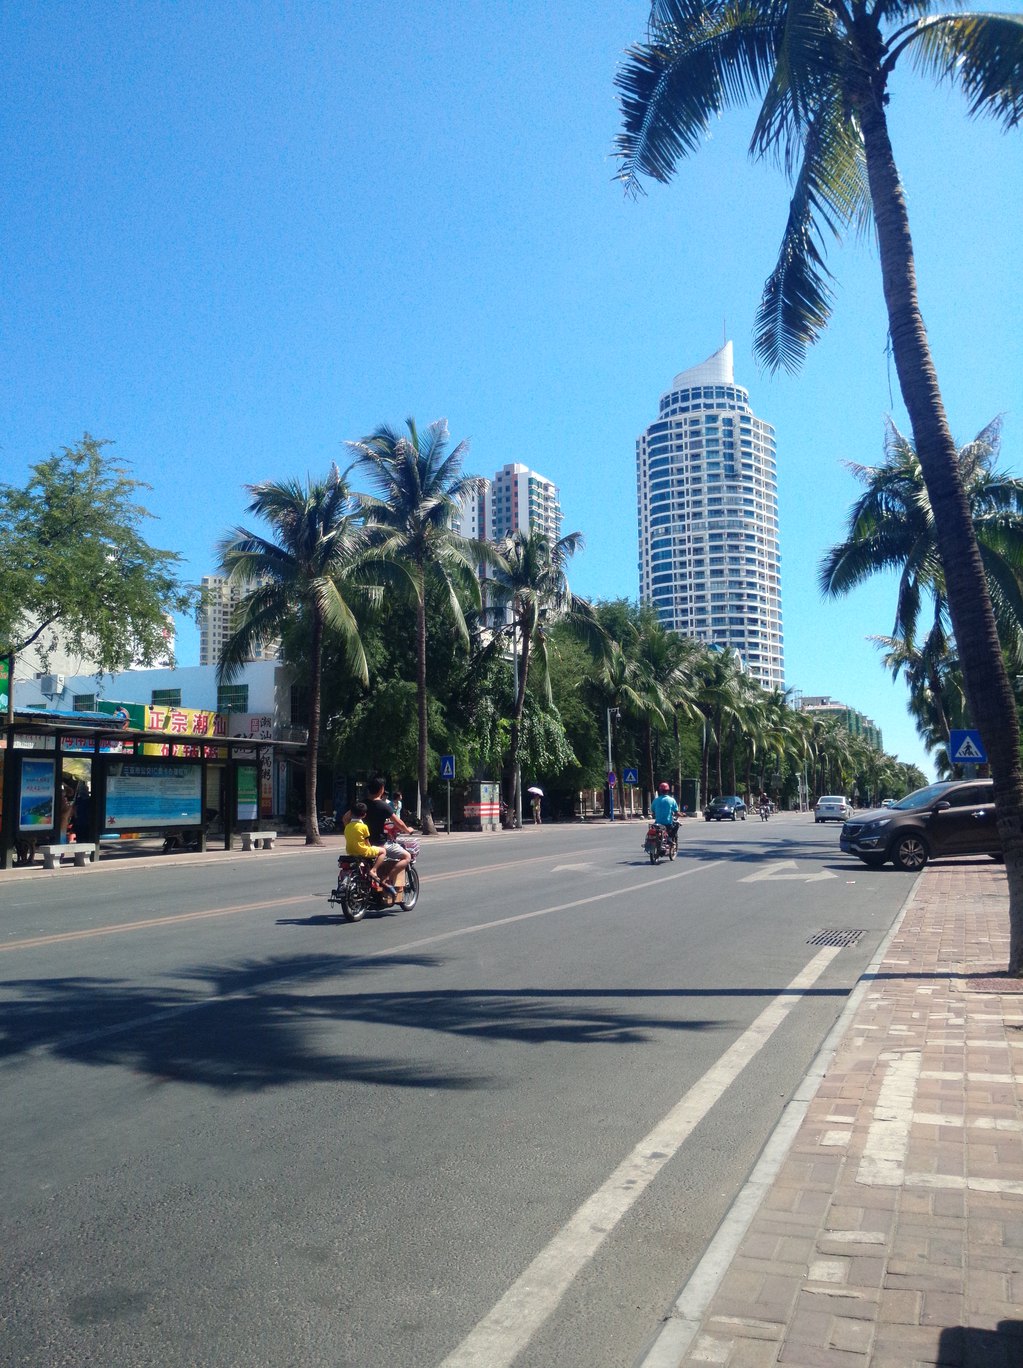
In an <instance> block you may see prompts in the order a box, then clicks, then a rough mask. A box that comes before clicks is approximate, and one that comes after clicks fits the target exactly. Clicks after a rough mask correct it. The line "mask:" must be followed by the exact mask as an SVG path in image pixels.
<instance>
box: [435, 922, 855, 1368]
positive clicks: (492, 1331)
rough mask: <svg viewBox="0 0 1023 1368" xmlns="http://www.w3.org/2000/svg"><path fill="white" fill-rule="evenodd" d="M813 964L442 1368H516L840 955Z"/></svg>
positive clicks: (832, 950) (833, 949) (825, 954)
mask: <svg viewBox="0 0 1023 1368" xmlns="http://www.w3.org/2000/svg"><path fill="white" fill-rule="evenodd" d="M840 948H841V947H839V946H828V947H827V948H826V949H824V950H822V951H821V952H820V953H819V954H818V955H815V956H814V958H813V959H812V960H811V961H810V962H809V964H808V965H807V966H806V968H805V969H803V970H802V971H801V972H800V973H799V974H797V975H796V977H795V978H794V979H793V980H792V982H791V983H790V984H789V985H788V987H787V988H786V989H785V990H784V991H783V992H781V993H779V994H778V996H777V997H776V998H775V999H774V1001H773V1002H771V1003H770V1004H769V1005H768V1006H767V1007H765V1008H764V1010H763V1011H762V1012H761V1013H760V1015H759V1016H758V1017H757V1018H756V1020H755V1021H754V1022H753V1023H752V1025H750V1026H749V1027H748V1028H747V1029H746V1030H745V1031H744V1032H743V1033H742V1035H741V1036H740V1037H739V1038H738V1040H736V1041H734V1042H733V1044H732V1045H730V1046H729V1048H728V1049H727V1050H726V1051H725V1052H724V1054H723V1055H722V1056H721V1058H720V1059H719V1060H718V1061H717V1062H716V1063H715V1064H714V1065H713V1066H712V1067H711V1068H710V1069H708V1070H707V1072H706V1073H705V1074H704V1075H703V1077H702V1078H700V1079H699V1080H698V1081H697V1082H696V1083H694V1084H693V1086H692V1087H691V1088H690V1089H689V1091H688V1092H687V1093H686V1094H685V1095H684V1096H683V1097H682V1098H681V1099H680V1100H679V1101H678V1102H677V1103H676V1104H675V1106H674V1107H673V1108H672V1109H671V1111H669V1112H668V1114H667V1115H666V1116H665V1117H663V1119H662V1120H661V1121H659V1122H658V1123H657V1125H656V1126H655V1127H654V1128H653V1130H652V1131H651V1132H650V1133H649V1135H647V1136H645V1137H644V1138H643V1139H642V1140H641V1141H640V1142H639V1144H638V1145H637V1146H636V1147H635V1149H634V1150H633V1151H632V1153H631V1154H629V1155H628V1156H627V1158H626V1159H625V1160H624V1161H623V1162H622V1163H621V1164H620V1165H619V1166H618V1168H617V1169H615V1171H614V1173H612V1174H611V1176H610V1177H609V1178H608V1180H607V1181H606V1182H605V1183H604V1184H603V1186H602V1187H600V1188H598V1190H597V1191H596V1192H595V1193H594V1194H593V1195H592V1196H591V1197H589V1198H587V1200H586V1201H585V1202H584V1203H583V1204H582V1206H581V1207H579V1209H578V1210H577V1211H576V1212H575V1214H574V1215H573V1216H572V1217H571V1218H570V1219H569V1221H568V1222H567V1224H565V1225H564V1226H563V1227H562V1228H561V1230H560V1231H559V1232H558V1234H557V1235H555V1237H554V1239H553V1240H551V1242H550V1244H548V1245H547V1247H546V1249H543V1250H541V1251H540V1253H539V1254H538V1255H537V1256H536V1258H535V1259H534V1260H533V1262H532V1263H531V1264H530V1265H529V1267H528V1268H527V1269H525V1271H524V1272H523V1273H522V1274H521V1276H520V1277H519V1278H518V1279H517V1280H516V1281H515V1282H514V1283H513V1284H512V1286H511V1287H510V1288H509V1289H508V1291H507V1292H506V1293H505V1294H504V1296H503V1297H502V1298H501V1300H500V1301H499V1302H498V1303H497V1305H496V1306H495V1307H494V1308H493V1310H492V1311H490V1312H489V1314H488V1315H486V1316H485V1317H484V1318H483V1320H481V1321H480V1322H479V1324H478V1325H477V1326H476V1328H475V1329H474V1330H472V1331H471V1332H470V1334H469V1335H468V1336H467V1337H466V1338H465V1339H464V1340H463V1341H462V1343H461V1344H460V1345H459V1346H458V1348H457V1349H455V1350H454V1352H453V1353H451V1354H449V1355H448V1357H447V1358H446V1359H445V1360H444V1361H443V1363H442V1364H441V1365H440V1368H508V1366H509V1365H510V1364H511V1363H512V1362H513V1361H514V1360H515V1359H516V1358H517V1356H518V1355H519V1354H520V1353H521V1352H522V1350H523V1349H524V1348H525V1346H526V1345H527V1344H528V1343H529V1341H530V1340H531V1339H532V1338H533V1336H534V1335H535V1334H536V1332H537V1331H538V1330H539V1329H540V1327H541V1326H542V1325H543V1324H544V1322H545V1321H546V1320H547V1318H548V1317H549V1316H550V1315H551V1314H552V1312H553V1311H554V1310H555V1309H556V1308H557V1306H558V1303H559V1302H560V1301H561V1299H562V1297H563V1296H564V1295H565V1292H566V1291H567V1290H568V1288H569V1286H570V1285H571V1283H572V1282H573V1280H574V1279H575V1278H576V1276H577V1275H578V1274H579V1273H580V1272H581V1271H582V1269H583V1268H584V1267H585V1265H586V1264H587V1263H588V1262H589V1261H590V1260H591V1259H592V1258H593V1256H594V1254H596V1252H597V1250H598V1249H599V1248H600V1246H601V1245H602V1244H603V1242H604V1241H605V1240H606V1239H607V1237H608V1236H609V1235H610V1234H611V1232H612V1230H614V1228H615V1227H616V1226H617V1224H618V1222H619V1221H620V1220H621V1219H622V1217H623V1216H624V1215H625V1214H626V1212H627V1211H628V1210H629V1209H630V1207H632V1205H633V1204H634V1203H635V1202H636V1200H637V1199H638V1198H639V1197H640V1196H642V1194H643V1193H644V1192H645V1191H646V1189H647V1188H648V1187H649V1186H650V1184H651V1183H652V1182H653V1180H654V1179H655V1178H656V1177H657V1175H658V1173H660V1171H661V1169H662V1168H663V1167H664V1166H665V1164H667V1163H668V1161H669V1160H670V1159H672V1158H673V1157H674V1156H675V1154H677V1152H678V1150H679V1149H680V1148H681V1146H682V1144H683V1143H684V1141H685V1140H686V1139H687V1138H688V1137H689V1135H690V1134H691V1133H692V1132H693V1130H694V1129H695V1128H696V1126H697V1125H698V1124H699V1123H700V1121H702V1120H703V1118H704V1117H705V1116H706V1115H707V1113H708V1112H709V1111H710V1109H711V1107H713V1105H714V1103H715V1102H717V1101H718V1099H719V1098H720V1097H721V1096H722V1094H723V1093H724V1092H725V1090H726V1089H727V1088H728V1087H729V1086H730V1085H731V1084H732V1083H733V1082H734V1081H735V1079H736V1078H738V1076H739V1074H740V1073H741V1072H742V1070H743V1069H744V1068H745V1067H746V1065H747V1064H748V1063H749V1062H750V1060H752V1059H753V1058H754V1057H755V1056H756V1055H757V1054H758V1052H759V1051H760V1050H761V1049H762V1048H763V1046H764V1045H766V1044H767V1042H768V1040H770V1038H771V1036H772V1035H773V1034H774V1032H775V1031H776V1030H777V1029H778V1027H779V1026H780V1025H781V1024H782V1022H783V1021H784V1020H785V1018H786V1017H787V1016H788V1014H789V1012H790V1011H791V1010H792V1008H793V1007H794V1006H795V1005H796V1003H797V1002H799V1001H800V999H801V997H802V994H803V993H804V992H806V991H807V989H809V988H811V987H812V986H813V984H814V983H816V981H817V979H818V978H820V976H821V974H822V973H823V972H824V970H825V969H826V968H827V967H828V965H829V964H830V963H831V961H832V960H833V959H834V958H835V956H836V955H837V954H838V952H839V949H840Z"/></svg>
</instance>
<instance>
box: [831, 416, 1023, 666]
mask: <svg viewBox="0 0 1023 1368" xmlns="http://www.w3.org/2000/svg"><path fill="white" fill-rule="evenodd" d="M1001 430H1002V425H1001V419H995V421H994V422H992V423H989V424H988V426H987V427H986V428H984V430H983V432H981V433H979V434H978V435H977V436H976V437H975V438H974V440H973V441H972V442H970V443H968V444H967V445H966V446H964V447H962V448H961V449H960V450H959V451H958V452H957V453H956V463H957V465H958V468H959V478H960V482H961V484H962V487H963V490H964V491H965V494H966V500H967V503H968V505H969V509H970V517H971V520H972V523H973V529H974V533H975V535H976V539H977V546H978V548H979V551H980V556H981V560H982V562H983V565H984V571H985V574H986V576H987V582H988V587H989V590H990V594H991V602H992V606H993V608H994V613H995V621H996V624H997V627H998V635H999V639H1000V641H1001V643H1002V647H1003V648H1004V649H1005V650H1006V651H1007V652H1008V653H1009V655H1010V660H1011V662H1012V665H1013V667H1014V668H1018V667H1019V664H1020V660H1021V655H1023V592H1021V587H1020V578H1019V576H1020V569H1021V567H1023V480H1018V479H1014V478H1012V477H1010V476H1007V475H1002V474H1000V473H999V472H998V471H996V469H995V462H996V461H997V459H998V455H999V450H1000V446H1001ZM848 464H849V469H850V470H851V471H852V472H853V474H854V475H855V477H856V478H857V479H858V480H859V481H860V483H861V484H863V485H865V486H866V489H865V491H864V493H863V494H862V495H861V496H860V498H859V499H857V500H856V502H855V503H854V504H853V506H852V508H851V510H850V512H849V518H848V524H847V526H848V530H847V533H846V538H845V540H844V541H843V542H840V543H839V544H838V545H837V546H833V547H832V548H831V550H830V551H828V553H827V554H826V555H825V557H824V559H823V560H822V562H821V567H820V585H821V591H822V592H823V593H824V594H825V595H830V596H831V597H833V598H835V597H838V596H839V595H840V594H846V593H848V592H849V591H850V590H851V589H853V588H855V587H856V586H857V585H859V584H861V583H863V581H864V580H866V579H868V578H869V577H870V576H871V575H875V574H881V573H883V572H885V571H891V570H895V571H898V573H899V589H898V599H897V604H896V610H895V627H894V629H893V635H895V636H898V637H902V638H903V639H904V640H905V641H907V642H909V643H912V642H913V641H914V640H915V638H916V635H917V622H918V617H919V612H920V607H921V598H922V597H923V596H924V595H925V594H928V595H930V597H931V600H932V605H933V608H932V611H933V626H932V627H931V629H930V633H929V635H930V634H931V633H933V634H935V639H936V640H938V639H940V640H941V641H942V644H944V639H945V637H946V632H945V625H946V623H947V619H948V594H947V590H946V586H945V573H944V569H943V566H942V561H941V557H940V555H939V554H938V542H937V535H936V532H935V519H934V511H933V509H932V507H931V501H930V498H929V497H928V491H927V486H926V484H925V482H924V477H923V471H922V469H921V466H920V461H919V459H918V457H917V454H916V451H915V450H914V448H913V443H912V442H911V441H910V440H909V439H908V438H906V437H904V436H903V435H902V433H901V432H899V430H898V428H897V427H896V426H895V424H894V423H893V422H892V421H891V420H890V419H889V420H888V425H887V431H886V435H885V457H884V462H883V464H882V465H880V466H872V467H871V466H861V465H856V464H854V463H852V462H850V463H848Z"/></svg>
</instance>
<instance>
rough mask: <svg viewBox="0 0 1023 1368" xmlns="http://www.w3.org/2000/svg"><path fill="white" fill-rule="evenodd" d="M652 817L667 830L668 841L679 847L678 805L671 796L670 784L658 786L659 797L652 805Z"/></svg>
mask: <svg viewBox="0 0 1023 1368" xmlns="http://www.w3.org/2000/svg"><path fill="white" fill-rule="evenodd" d="M650 815H651V817H652V818H653V819H654V821H655V822H656V823H657V825H658V826H662V827H664V828H665V829H666V830H667V833H668V840H669V841H671V842H672V844H673V845H678V803H676V802H675V799H674V798H673V797H672V796H671V785H670V784H663V783H662V784H658V785H657V797H656V798H655V799H654V801H653V802H652V803H651V804H650Z"/></svg>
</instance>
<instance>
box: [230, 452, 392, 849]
mask: <svg viewBox="0 0 1023 1368" xmlns="http://www.w3.org/2000/svg"><path fill="white" fill-rule="evenodd" d="M246 487H247V489H248V491H249V493H250V494H251V495H252V502H251V503H250V504H249V508H248V511H249V512H250V513H253V514H255V515H256V516H257V517H260V518H263V519H265V521H266V522H267V523H268V524H269V526H270V536H269V537H262V536H260V535H259V534H258V533H256V532H250V531H249V530H248V529H247V528H244V527H236V528H235V529H234V530H233V531H232V532H230V533H228V535H227V536H226V537H224V538H223V540H222V541H221V543H220V546H219V548H218V551H219V558H220V566H221V569H223V570H224V572H225V573H226V574H227V575H228V577H229V578H230V579H231V580H232V581H233V582H234V583H236V584H239V585H241V586H244V592H243V595H242V599H241V602H240V604H239V608H238V616H237V618H236V621H235V624H234V627H233V630H232V632H231V636H230V638H229V640H228V642H227V645H226V646H225V647H224V653H223V655H222V657H221V660H220V663H219V665H218V670H217V673H218V677H219V678H220V679H221V680H230V679H231V678H233V677H234V675H236V674H237V672H238V670H239V669H240V668H241V666H242V665H243V664H244V662H245V661H246V660H247V659H249V658H250V656H251V654H252V650H253V647H254V646H256V645H257V644H259V643H261V642H264V641H268V640H271V639H273V638H274V637H278V636H280V635H281V634H282V632H284V630H285V628H286V627H287V626H288V624H289V623H290V622H291V621H292V620H293V618H294V617H295V616H296V614H297V615H298V616H299V617H300V618H301V620H302V621H303V622H304V625H305V635H306V641H307V643H308V645H307V653H308V654H307V660H308V668H309V738H308V743H307V746H306V772H305V825H306V831H305V839H306V845H322V840H321V838H320V829H319V823H318V821H317V810H318V809H317V801H316V784H317V768H318V765H319V748H320V710H321V688H322V668H323V642H324V634H325V633H326V632H331V633H334V634H336V636H337V638H338V640H339V642H340V643H341V646H342V649H343V652H344V657H345V660H346V663H347V666H348V668H349V669H350V670H351V672H352V673H353V674H354V675H355V676H356V678H358V679H361V680H363V681H366V679H367V678H368V671H367V667H366V655H365V652H364V650H363V646H362V640H361V638H360V636H359V627H358V622H357V620H356V617H355V613H354V611H353V607H352V602H353V600H354V599H356V598H357V597H358V596H359V595H360V594H363V595H365V596H368V597H372V590H368V589H362V588H360V585H359V575H360V572H361V570H362V568H363V567H364V565H365V556H366V531H365V529H364V527H363V526H362V524H361V517H360V512H359V508H358V505H357V504H356V503H355V501H354V499H353V497H352V493H351V490H350V489H349V486H348V483H347V481H346V479H345V477H344V476H343V475H341V474H340V473H339V471H338V470H337V467H334V469H333V470H332V471H331V473H330V474H329V475H328V476H327V478H326V479H324V480H316V481H313V480H309V481H307V482H306V484H305V485H303V484H301V483H300V482H299V481H297V480H287V481H283V482H281V483H276V482H272V481H266V482H264V483H262V484H255V485H248V486H246Z"/></svg>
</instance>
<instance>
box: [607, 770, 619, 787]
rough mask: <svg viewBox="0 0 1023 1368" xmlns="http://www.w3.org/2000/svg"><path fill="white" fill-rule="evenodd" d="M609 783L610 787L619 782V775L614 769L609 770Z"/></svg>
mask: <svg viewBox="0 0 1023 1368" xmlns="http://www.w3.org/2000/svg"><path fill="white" fill-rule="evenodd" d="M607 783H608V787H609V788H614V786H615V784H617V783H618V776H617V775H616V774H615V772H614V770H610V771H609V772H608V776H607Z"/></svg>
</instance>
